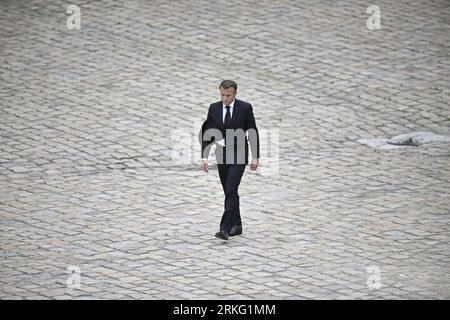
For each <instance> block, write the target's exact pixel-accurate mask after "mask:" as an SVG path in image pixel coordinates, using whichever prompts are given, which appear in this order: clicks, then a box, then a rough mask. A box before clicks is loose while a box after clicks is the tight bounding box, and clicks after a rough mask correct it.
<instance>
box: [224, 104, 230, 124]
mask: <svg viewBox="0 0 450 320" xmlns="http://www.w3.org/2000/svg"><path fill="white" fill-rule="evenodd" d="M226 108H227V113H226V114H225V121H224V127H225V129H231V111H230V106H226Z"/></svg>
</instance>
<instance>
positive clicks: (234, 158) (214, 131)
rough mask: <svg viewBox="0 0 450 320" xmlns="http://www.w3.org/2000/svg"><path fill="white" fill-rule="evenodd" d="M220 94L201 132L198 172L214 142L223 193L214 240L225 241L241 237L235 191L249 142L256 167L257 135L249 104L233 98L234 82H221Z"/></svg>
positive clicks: (257, 155) (244, 165)
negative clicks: (223, 197) (219, 99)
mask: <svg viewBox="0 0 450 320" xmlns="http://www.w3.org/2000/svg"><path fill="white" fill-rule="evenodd" d="M219 91H220V96H221V101H218V102H216V103H213V104H211V105H210V106H209V110H208V116H207V119H206V121H205V122H204V123H203V126H202V130H201V134H202V139H201V142H202V163H201V169H202V170H203V171H205V172H208V157H209V152H210V149H211V147H212V145H213V144H214V143H215V144H216V160H217V168H218V171H219V177H220V182H221V183H222V188H223V192H224V194H225V205H224V207H225V208H224V212H223V215H222V220H221V221H220V230H219V232H217V233H216V237H217V238H220V239H224V240H228V237H229V236H236V235H240V234H242V221H241V214H240V211H239V194H238V188H239V184H240V182H241V178H242V175H243V173H244V171H245V167H246V165H248V163H249V162H248V156H249V152H248V149H249V148H248V142H250V148H251V152H252V161H251V164H250V169H251V170H253V171H254V170H256V169H257V167H258V164H259V160H258V159H259V135H258V129H257V127H256V122H255V117H254V115H253V108H252V105H251V104H250V103H247V102H244V101H241V100H238V99H236V94H237V84H236V82H234V81H232V80H224V81H222V83H221V84H220V85H219ZM247 136H248V138H247Z"/></svg>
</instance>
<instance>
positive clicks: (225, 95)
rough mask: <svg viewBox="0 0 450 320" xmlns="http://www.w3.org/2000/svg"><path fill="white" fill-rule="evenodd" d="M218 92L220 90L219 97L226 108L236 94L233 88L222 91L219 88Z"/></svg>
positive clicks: (222, 89)
mask: <svg viewBox="0 0 450 320" xmlns="http://www.w3.org/2000/svg"><path fill="white" fill-rule="evenodd" d="M219 90H220V97H221V99H222V102H223V104H224V105H226V106H227V105H229V104H230V103H232V102H233V100H234V98H235V97H236V93H237V92H236V90H234V88H233V87H231V88H228V89H224V88H222V87H221V88H220V89H219Z"/></svg>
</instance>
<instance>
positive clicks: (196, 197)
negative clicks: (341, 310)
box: [0, 0, 450, 299]
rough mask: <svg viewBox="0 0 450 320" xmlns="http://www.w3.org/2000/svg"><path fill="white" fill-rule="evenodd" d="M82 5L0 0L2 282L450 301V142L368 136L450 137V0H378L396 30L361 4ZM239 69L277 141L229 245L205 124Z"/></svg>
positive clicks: (247, 96)
mask: <svg viewBox="0 0 450 320" xmlns="http://www.w3.org/2000/svg"><path fill="white" fill-rule="evenodd" d="M74 2H78V4H79V6H80V9H81V29H80V30H77V29H68V27H67V25H66V20H67V18H68V17H69V16H70V15H71V13H67V12H66V10H67V8H68V6H69V5H71V4H72V3H71V2H66V1H42V0H37V1H25V0H22V1H16V0H9V1H8V0H4V1H2V2H1V10H0V27H1V28H0V41H1V42H0V59H1V63H0V72H1V77H2V78H1V86H0V103H1V116H0V139H1V143H0V177H1V179H0V218H1V220H0V230H1V233H0V246H1V251H0V263H1V269H0V298H1V299H18V298H26V299H71V298H73V299H86V298H94V299H169V298H173V299H194V298H198V299H240V298H242V299H246V298H248V299H422V298H425V299H449V298H450V276H449V275H450V210H449V198H450V192H449V186H450V169H449V156H450V154H449V149H450V148H449V147H450V146H449V144H448V143H447V144H445V143H434V144H429V145H425V146H421V147H412V146H410V147H405V148H400V149H393V150H376V149H372V148H370V147H368V146H366V145H362V144H360V143H358V142H357V140H358V139H368V138H389V137H392V136H395V135H399V134H404V133H410V132H417V131H424V132H432V133H435V134H440V135H444V136H450V118H449V114H450V112H449V111H450V107H449V101H450V86H449V79H450V23H449V21H450V5H449V2H448V1H446V0H436V1H425V0H423V1H419V0H412V1H406V0H402V1H387V0H383V1H379V0H376V1H373V3H370V4H375V5H378V6H379V8H380V10H381V29H379V30H369V29H368V27H367V26H366V21H367V19H368V18H369V16H370V13H367V11H366V10H367V7H368V5H369V4H368V3H366V2H363V1H356V0H352V1H324V0H314V1H313V0H309V1H303V0H302V1H300V0H278V1H277V0H270V1H269V0H253V1H245V0H244V1H241V0H227V1H224V0H217V1H206V0H198V1H197V0H195V1H194V0H192V1H165V0H156V1H144V0H130V1H123V2H119V1H83V2H81V1H74ZM224 78H232V79H235V80H236V81H237V82H238V84H239V85H240V91H239V97H240V98H241V99H243V100H246V101H249V102H251V103H252V104H253V106H254V111H255V116H256V119H257V124H258V126H259V128H260V130H261V137H262V148H263V150H262V151H264V152H262V159H261V168H259V169H258V171H257V172H256V173H255V172H250V170H249V169H247V170H246V173H245V174H244V177H243V182H242V184H241V188H240V195H241V213H242V216H243V223H244V234H243V235H242V236H238V237H233V238H231V239H230V240H229V241H228V242H224V241H221V240H219V239H216V238H214V233H215V232H216V231H217V229H218V224H219V221H220V217H221V214H222V207H223V194H222V189H221V186H220V182H219V178H218V174H217V170H216V167H215V165H214V164H212V165H211V167H212V168H211V170H210V172H209V174H206V173H203V172H201V171H200V169H199V158H200V155H199V152H197V150H198V144H197V141H196V135H195V134H196V130H197V129H198V125H199V123H201V121H203V120H204V119H205V117H206V112H207V108H208V105H209V103H211V102H214V101H217V100H218V99H219V96H218V90H217V85H218V83H219V81H220V80H221V79H224ZM180 132H181V133H182V134H183V135H182V136H180ZM177 136H178V138H177ZM277 137H278V138H279V139H277ZM183 143H184V144H185V146H186V147H187V149H186V150H184V153H181V155H180V152H181V151H182V150H180V148H181V147H182V145H183ZM277 151H278V156H279V167H276V165H273V164H272V165H268V163H269V159H276V155H277ZM183 159H184V160H186V161H182V160H183ZM268 168H270V170H266V171H264V170H265V169H268ZM277 168H279V170H278V172H276V171H277V170H276V169H277Z"/></svg>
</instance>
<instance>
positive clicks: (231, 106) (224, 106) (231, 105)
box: [222, 99, 236, 109]
mask: <svg viewBox="0 0 450 320" xmlns="http://www.w3.org/2000/svg"><path fill="white" fill-rule="evenodd" d="M235 101H236V99H234V100H233V102H231V103H230V104H229V106H230V109H233V108H234V102H235ZM222 105H223V108H224V109H225V108H226V105H224V104H223V103H222Z"/></svg>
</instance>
